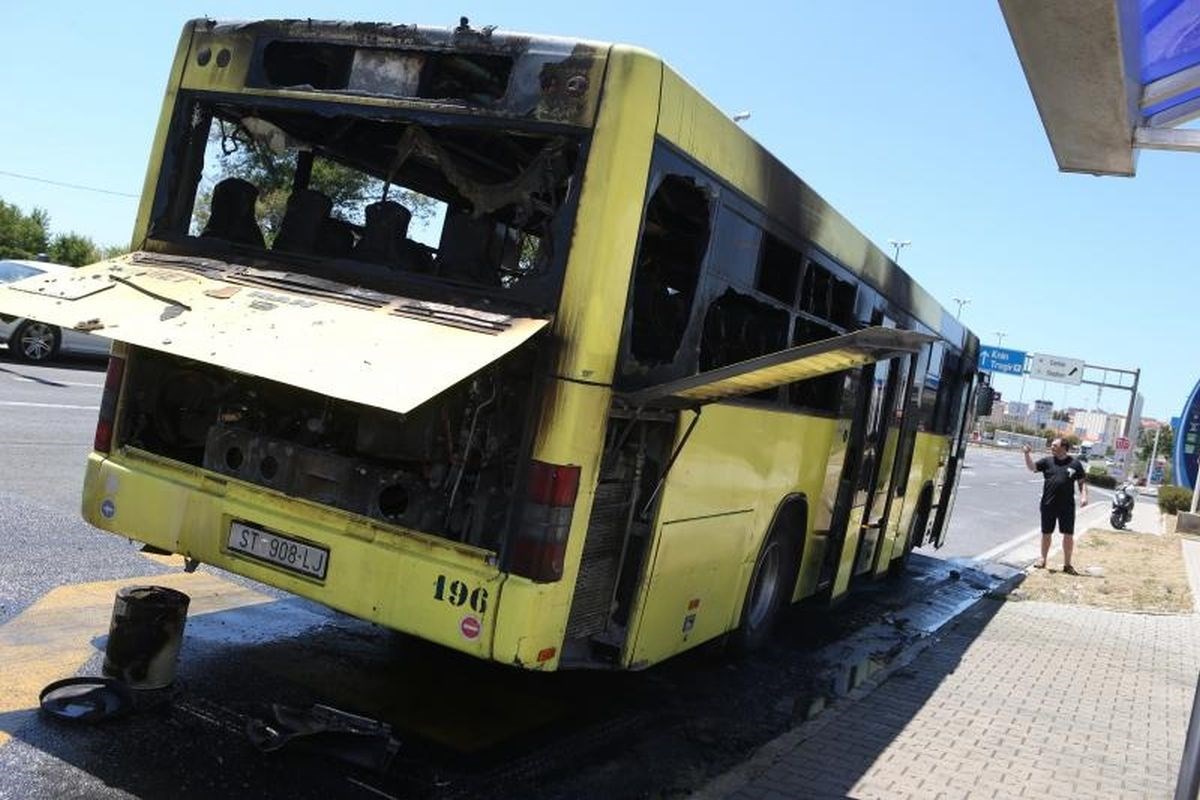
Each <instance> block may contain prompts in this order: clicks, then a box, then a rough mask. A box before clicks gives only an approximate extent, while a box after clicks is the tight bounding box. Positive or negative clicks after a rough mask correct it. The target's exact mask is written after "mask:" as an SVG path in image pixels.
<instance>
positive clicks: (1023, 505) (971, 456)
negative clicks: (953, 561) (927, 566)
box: [921, 446, 1042, 558]
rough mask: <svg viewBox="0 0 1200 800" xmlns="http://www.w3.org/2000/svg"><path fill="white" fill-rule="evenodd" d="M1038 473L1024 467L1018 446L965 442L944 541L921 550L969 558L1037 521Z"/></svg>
mask: <svg viewBox="0 0 1200 800" xmlns="http://www.w3.org/2000/svg"><path fill="white" fill-rule="evenodd" d="M1041 496H1042V477H1041V475H1038V474H1036V473H1032V472H1030V471H1029V470H1028V469H1026V468H1025V458H1024V456H1023V455H1022V454H1021V451H1020V450H1019V449H1017V448H1012V449H1008V450H1001V449H993V448H986V447H974V446H972V447H968V448H967V458H966V461H965V462H964V466H963V472H962V478H961V480H960V481H959V486H958V497H957V499H956V500H955V503H954V514H953V516H951V518H950V529H949V530H948V531H947V533H946V543H945V545H944V546H943V547H942V548H941V549H940V550H933V548H931V547H926V548H923V549H922V550H921V552H923V553H925V554H926V555H932V556H936V557H939V558H974V557H976V556H978V555H980V554H982V553H986V552H987V551H989V550H992V549H993V548H995V547H997V546H999V545H1001V544H1003V543H1004V542H1007V541H1010V540H1012V539H1014V538H1015V537H1018V536H1021V535H1022V534H1025V533H1027V532H1029V531H1030V530H1032V529H1033V528H1034V527H1035V526H1037V525H1038V524H1039V519H1038V502H1039V501H1040V499H1041Z"/></svg>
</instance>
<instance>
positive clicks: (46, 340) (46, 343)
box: [20, 322, 54, 361]
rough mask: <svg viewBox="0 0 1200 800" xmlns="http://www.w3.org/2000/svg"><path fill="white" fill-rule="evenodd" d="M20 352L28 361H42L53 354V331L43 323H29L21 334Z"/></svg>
mask: <svg viewBox="0 0 1200 800" xmlns="http://www.w3.org/2000/svg"><path fill="white" fill-rule="evenodd" d="M20 345H21V352H22V353H24V354H25V357H26V358H28V359H29V360H30V361H42V360H43V359H47V358H49V357H50V354H51V353H52V352H54V329H53V328H52V327H51V326H49V325H47V324H46V323H44V322H31V323H29V324H28V325H26V326H25V330H23V331H22V332H21V342H20Z"/></svg>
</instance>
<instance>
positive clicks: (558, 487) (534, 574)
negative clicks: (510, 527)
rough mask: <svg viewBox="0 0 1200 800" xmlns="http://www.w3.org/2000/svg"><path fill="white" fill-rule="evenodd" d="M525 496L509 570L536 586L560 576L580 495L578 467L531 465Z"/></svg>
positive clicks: (537, 463)
mask: <svg viewBox="0 0 1200 800" xmlns="http://www.w3.org/2000/svg"><path fill="white" fill-rule="evenodd" d="M527 485H528V496H527V497H526V500H525V507H524V510H523V511H522V512H521V521H520V524H519V525H518V527H517V531H516V536H515V537H514V539H513V548H512V557H511V559H510V560H509V570H510V571H511V572H513V573H515V574H517V575H524V576H525V577H526V578H529V579H531V580H534V581H538V582H539V583H549V582H551V581H556V580H558V579H559V578H561V577H562V574H563V559H564V558H565V557H566V554H567V535H568V534H569V533H570V531H571V514H572V512H574V510H575V497H576V495H578V494H579V467H577V466H563V465H560V464H547V463H545V462H542V461H534V462H533V463H532V465H531V466H530V469H529V483H528V484H527Z"/></svg>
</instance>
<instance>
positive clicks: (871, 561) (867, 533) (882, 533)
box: [854, 356, 915, 575]
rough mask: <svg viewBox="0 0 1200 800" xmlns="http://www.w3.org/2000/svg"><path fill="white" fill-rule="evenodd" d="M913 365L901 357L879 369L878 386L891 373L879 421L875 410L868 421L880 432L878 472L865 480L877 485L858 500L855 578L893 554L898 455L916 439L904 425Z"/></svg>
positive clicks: (910, 359)
mask: <svg viewBox="0 0 1200 800" xmlns="http://www.w3.org/2000/svg"><path fill="white" fill-rule="evenodd" d="M913 361H914V358H913V357H912V356H901V357H899V358H894V359H892V360H890V361H887V362H880V363H879V364H876V365H875V370H876V384H878V383H879V377H878V376H879V370H880V369H885V370H886V371H887V377H886V379H885V380H884V381H883V383H884V386H883V391H882V404H881V407H880V408H879V410H878V412H877V413H878V418H876V417H875V416H874V415H875V414H876V411H875V410H874V409H872V416H871V417H869V418H868V424H869V425H874V426H875V427H876V429H877V433H876V436H875V441H874V447H875V452H874V453H873V454H872V455H873V460H874V469H873V470H871V472H873V473H874V474H873V475H866V474H864V475H863V480H864V481H865V480H867V479H868V478H870V479H871V480H872V481H873V482H872V483H871V485H870V487H869V489H868V490H867V491H866V493H865V496H864V497H862V498H860V497H858V496H857V495H856V496H855V503H856V504H857V503H858V502H859V500H860V499H861V501H862V512H861V513H862V517H861V519H862V522H861V526H862V535H861V536H860V537H859V542H858V555H857V556H856V558H855V562H854V574H855V575H860V574H862V573H864V572H875V571H877V569H878V566H879V559H880V557H881V556H882V555H883V554H884V552H885V551H886V552H887V553H889V554H890V552H891V548H890V546H889V541H888V537H887V535H886V534H887V530H888V521H889V519H890V517H891V511H892V503H893V500H894V499H895V497H896V492H897V491H898V490H901V491H902V487H901V486H900V484H899V482H898V481H897V480H896V472H897V469H896V468H897V466H898V464H897V459H896V455H897V453H898V452H900V451H901V447H900V444H901V437H902V436H904V435H906V434H907V435H910V436H911V435H915V431H910V430H909V426H906V425H905V424H904V423H905V419H904V417H905V413H906V411H907V405H908V404H907V403H906V402H905V401H906V396H907V394H908V385H909V381H910V380H911V371H912V362H913ZM863 472H864V473H865V472H867V470H864V471H863Z"/></svg>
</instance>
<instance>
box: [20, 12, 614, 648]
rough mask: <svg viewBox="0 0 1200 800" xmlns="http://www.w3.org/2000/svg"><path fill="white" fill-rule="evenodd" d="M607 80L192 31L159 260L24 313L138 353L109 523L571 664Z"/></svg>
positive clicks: (464, 48)
mask: <svg viewBox="0 0 1200 800" xmlns="http://www.w3.org/2000/svg"><path fill="white" fill-rule="evenodd" d="M605 58H606V50H605V49H602V48H600V47H597V46H593V45H589V44H581V43H576V42H563V41H558V40H537V39H531V38H529V37H522V36H503V35H501V34H498V33H494V32H492V31H491V30H488V29H484V30H475V29H472V28H470V27H469V26H468V25H467V24H466V21H465V20H464V22H463V25H461V26H460V27H459V28H457V29H455V30H447V31H439V30H430V29H418V28H415V27H409V26H391V25H351V24H342V23H318V22H312V21H307V22H264V23H253V24H231V25H223V24H216V23H211V22H208V21H198V22H195V23H190V24H189V26H188V27H187V28H186V29H185V32H184V36H183V38H182V40H181V44H180V50H179V54H178V55H177V58H176V61H175V67H174V73H173V76H172V82H171V84H170V85H169V87H168V92H167V100H166V102H165V105H164V111H163V116H162V120H161V122H160V129H159V133H158V137H157V139H156V142H155V146H154V151H153V154H152V160H151V166H150V170H149V174H148V177H147V183H146V191H145V195H144V198H143V202H142V206H141V210H140V212H139V220H138V224H137V229H136V232H135V239H134V241H135V245H136V248H137V252H134V253H132V254H130V255H127V256H123V257H120V258H117V259H113V260H110V261H105V262H101V263H99V264H94V265H92V266H90V267H86V268H82V269H80V270H78V271H76V273H74V274H72V275H71V276H70V277H69V278H66V279H62V280H60V281H58V282H53V281H51V282H49V283H47V284H45V285H41V286H38V287H32V286H24V287H21V288H20V289H19V290H17V292H16V293H10V296H9V297H7V298H5V299H4V301H3V303H7V302H8V301H9V299H11V298H12V297H17V296H18V294H19V295H20V303H21V304H22V307H23V308H25V309H26V310H27V311H28V313H29V314H30V315H33V316H36V317H37V318H51V317H56V315H57V317H56V318H57V319H59V320H61V321H62V322H63V324H66V325H68V326H71V327H84V328H86V329H88V330H91V331H94V332H96V333H98V334H101V335H106V336H109V337H110V338H112V339H114V340H115V342H116V344H115V345H114V350H113V355H112V358H111V361H110V365H109V370H108V375H107V378H106V383H105V390H104V396H103V402H102V408H101V412H100V419H99V421H98V425H97V429H96V441H95V449H94V452H93V453H92V454H91V456H90V458H89V462H88V467H87V476H86V482H85V489H84V497H83V514H84V516H85V518H86V519H87V520H88V521H89V522H91V523H92V524H94V525H96V526H97V527H99V528H102V529H104V530H107V531H110V532H112V533H114V534H117V535H120V536H123V537H129V538H131V539H134V540H137V541H140V542H144V543H146V544H147V545H148V546H149V547H151V548H153V549H157V550H161V551H168V552H173V553H180V554H183V555H184V556H186V557H187V558H188V559H191V560H192V561H193V562H202V563H207V564H212V565H216V566H218V567H221V568H223V569H227V570H229V571H232V572H235V573H238V574H241V575H245V576H248V577H251V578H254V579H257V580H259V581H262V582H264V583H267V584H270V585H273V586H276V587H280V588H282V589H285V590H288V591H291V592H294V593H296V594H300V595H303V596H307V597H310V598H313V599H315V600H317V601H319V602H321V603H324V604H327V605H329V606H331V607H334V608H337V609H340V610H342V611H345V612H347V613H350V614H353V615H355V616H358V617H361V618H364V619H368V620H372V621H375V622H378V623H380V624H382V625H385V626H387V627H391V628H395V629H398V630H403V631H407V632H410V633H413V634H415V635H418V636H421V637H423V638H426V639H429V640H432V641H436V642H439V643H441V644H444V645H447V646H450V647H454V648H456V649H459V650H461V651H464V652H467V653H470V654H472V655H476V656H479V657H484V658H499V659H501V660H505V661H508V662H510V663H516V664H518V665H521V666H526V667H531V668H548V667H553V666H555V665H556V664H557V659H558V653H557V645H558V643H559V642H561V636H562V633H561V625H560V624H559V625H557V630H556V623H555V622H554V619H556V617H555V616H554V615H555V614H557V615H559V616H561V615H562V614H564V613H565V610H564V608H563V603H565V602H566V601H565V600H564V599H562V598H566V597H569V587H568V588H563V587H562V586H560V582H561V581H562V579H563V574H564V564H565V562H566V558H567V556H566V548H567V543H568V534H569V531H570V528H571V525H572V522H573V520H574V518H575V516H576V514H575V505H576V500H577V498H578V497H579V495H580V489H579V487H580V482H581V478H584V479H586V473H587V471H588V470H590V469H591V467H590V466H588V465H586V464H582V463H581V462H583V461H585V460H586V458H585V457H580V456H579V455H578V454H577V453H574V452H572V451H571V450H570V448H567V449H563V448H562V447H559V448H558V450H557V451H556V450H555V447H554V446H552V445H551V446H547V444H546V441H545V438H546V437H545V436H544V435H543V434H541V433H539V431H541V430H542V429H543V428H544V427H545V426H546V424H548V423H547V420H548V418H549V417H553V416H554V414H555V413H562V409H561V406H562V405H563V402H564V401H563V398H562V397H561V396H556V395H555V392H554V391H553V390H551V389H548V388H547V386H548V383H547V380H546V376H547V375H550V374H552V373H553V371H554V368H555V366H556V364H559V362H560V361H561V357H562V351H563V349H564V348H563V345H562V343H561V342H562V338H561V336H559V335H557V334H556V333H555V331H556V321H555V320H556V315H557V314H558V313H559V302H560V297H561V295H562V292H563V284H564V280H565V274H566V262H567V258H568V253H569V251H570V248H571V242H572V236H573V231H574V220H575V215H576V213H577V209H578V206H579V202H580V191H581V183H582V175H583V171H584V167H585V162H586V156H587V152H588V147H589V142H590V129H591V127H592V126H593V124H594V117H595V114H596V107H597V97H598V93H599V87H600V84H601V82H602V79H603V75H604V68H605ZM3 303H0V304H3ZM39 304H40V305H39ZM613 335H615V334H613ZM603 402H604V403H606V402H607V396H605V397H604V399H603ZM547 409H548V410H547ZM555 409H558V411H556V410H555ZM595 436H596V437H597V438H599V437H601V436H602V432H600V431H595ZM583 447H584V450H583V451H582V452H584V453H585V454H586V452H587V447H588V445H587V443H586V442H585V443H584V445H583ZM555 452H558V453H559V454H561V461H560V462H552V461H548V460H546V459H545V458H544V457H543V456H544V454H545V453H555ZM583 516H585V517H586V512H584V513H583ZM506 581H507V582H510V583H513V584H514V585H515V584H520V590H519V591H518V590H517V589H515V588H514V589H512V590H511V591H510V592H509V595H510V596H509V598H508V599H507V602H508V604H509V606H510V607H511V609H512V610H511V612H508V614H509V617H510V618H511V619H512V620H514V622H513V626H512V627H510V629H507V630H504V631H498V630H497V627H496V622H495V620H496V616H497V609H498V607H499V606H500V604H501V594H502V592H503V591H505V589H504V584H505V582H506ZM547 598H549V600H547ZM555 598H558V599H555ZM546 608H551V609H552V610H553V613H549V612H546V611H545V609H546ZM547 614H548V616H545V615H547ZM539 615H543V616H544V617H545V619H548V620H550V622H549V623H548V626H542V627H541V628H539V625H540V624H541V623H539V620H540V619H542V618H543V617H542V616H539ZM543 628H547V629H548V631H549V632H544V631H543ZM556 637H557V638H556Z"/></svg>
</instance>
